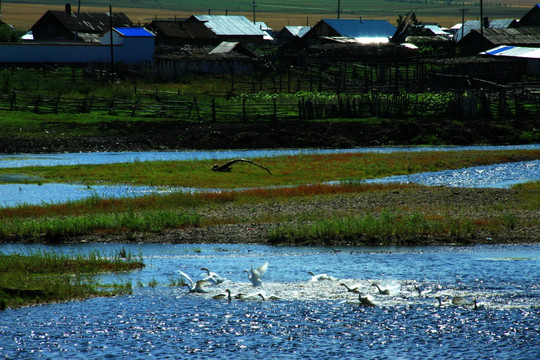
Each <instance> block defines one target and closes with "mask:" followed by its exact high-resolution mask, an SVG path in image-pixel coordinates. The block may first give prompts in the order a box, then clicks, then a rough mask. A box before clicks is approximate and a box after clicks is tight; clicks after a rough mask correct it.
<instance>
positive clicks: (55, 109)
mask: <svg viewBox="0 0 540 360" xmlns="http://www.w3.org/2000/svg"><path fill="white" fill-rule="evenodd" d="M58 104H60V95H58V96H57V97H56V104H54V113H55V114H58Z"/></svg>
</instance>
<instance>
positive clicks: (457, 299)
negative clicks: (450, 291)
mask: <svg viewBox="0 0 540 360" xmlns="http://www.w3.org/2000/svg"><path fill="white" fill-rule="evenodd" d="M435 299H437V300H439V306H444V305H453V306H472V305H474V302H470V301H468V300H466V299H465V298H464V297H462V296H454V297H453V298H452V300H450V299H449V298H446V299H445V301H443V300H442V299H441V297H440V296H437V297H436V298H435Z"/></svg>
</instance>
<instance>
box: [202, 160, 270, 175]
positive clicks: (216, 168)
mask: <svg viewBox="0 0 540 360" xmlns="http://www.w3.org/2000/svg"><path fill="white" fill-rule="evenodd" d="M237 162H247V163H248V164H251V165H255V166H258V167H260V168H261V169H264V170H266V171H268V173H269V174H270V175H272V173H271V172H270V170H268V168H265V167H264V166H261V165H259V164H256V163H254V162H253V161H251V160H247V159H234V160H231V161H229V162H226V163H225V164H223V165H218V164H214V166H213V167H212V171H219V172H228V171H231V170H232V168H231V166H232V165H234V164H236V163H237Z"/></svg>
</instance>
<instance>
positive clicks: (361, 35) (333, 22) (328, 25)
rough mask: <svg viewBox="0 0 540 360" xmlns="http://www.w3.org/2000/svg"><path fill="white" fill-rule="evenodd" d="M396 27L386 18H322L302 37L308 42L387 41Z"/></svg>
mask: <svg viewBox="0 0 540 360" xmlns="http://www.w3.org/2000/svg"><path fill="white" fill-rule="evenodd" d="M395 32H396V27H395V26H394V25H392V24H390V23H389V22H388V21H386V20H366V19H362V18H360V19H322V20H321V21H319V22H318V23H317V24H315V26H313V28H311V29H310V30H309V31H308V32H307V33H306V34H305V35H304V36H302V39H304V40H306V42H307V43H308V44H314V43H322V42H342V43H362V44H374V43H388V42H389V39H390V38H391V37H392V36H393V35H394V33H395Z"/></svg>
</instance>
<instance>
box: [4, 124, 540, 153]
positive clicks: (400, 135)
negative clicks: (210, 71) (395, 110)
mask: <svg viewBox="0 0 540 360" xmlns="http://www.w3.org/2000/svg"><path fill="white" fill-rule="evenodd" d="M70 129H71V130H73V131H70ZM535 131H536V130H535V124H534V121H523V122H521V123H519V124H516V123H515V122H514V121H506V122H505V121H499V122H481V121H470V122H469V123H467V126H466V127H465V126H464V125H463V123H460V122H456V121H450V120H443V119H432V120H414V121H413V120H393V121H389V120H388V121H382V122H377V123H369V122H357V121H352V122H307V121H289V122H256V123H255V122H253V123H249V122H246V123H201V124H199V123H185V122H177V121H173V120H166V121H148V122H143V121H137V122H127V121H116V122H115V121H108V122H102V123H98V124H84V123H55V122H44V123H42V124H40V127H39V129H32V131H31V132H27V131H25V130H22V131H20V129H19V128H17V129H7V130H6V131H4V132H3V133H2V134H0V153H5V154H18V153H62V152H93V151H167V150H171V151H172V150H186V149H189V150H219V149H271V148H350V147H364V146H408V145H487V144H488V145H508V144H523V143H526V141H525V140H524V136H523V134H524V133H534V132H535ZM74 134H84V135H74Z"/></svg>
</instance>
